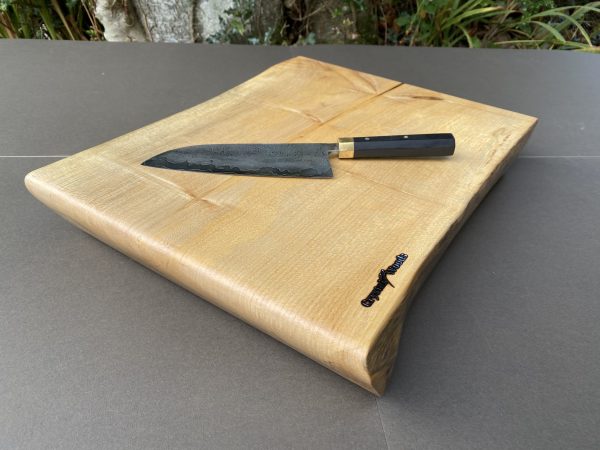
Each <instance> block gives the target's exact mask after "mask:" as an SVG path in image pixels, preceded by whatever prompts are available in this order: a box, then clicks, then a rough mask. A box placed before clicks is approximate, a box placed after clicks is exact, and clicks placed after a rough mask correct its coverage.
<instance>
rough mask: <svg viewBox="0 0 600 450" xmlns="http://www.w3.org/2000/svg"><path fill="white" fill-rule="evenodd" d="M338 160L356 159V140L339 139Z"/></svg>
mask: <svg viewBox="0 0 600 450" xmlns="http://www.w3.org/2000/svg"><path fill="white" fill-rule="evenodd" d="M338 149H339V153H338V158H341V159H352V158H354V138H339V139H338Z"/></svg>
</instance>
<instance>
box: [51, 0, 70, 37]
mask: <svg viewBox="0 0 600 450" xmlns="http://www.w3.org/2000/svg"><path fill="white" fill-rule="evenodd" d="M51 3H52V7H53V8H54V11H56V14H58V17H60V20H61V22H62V23H63V25H64V27H65V28H66V30H67V33H69V37H70V38H71V40H72V41H74V40H75V36H73V33H71V27H69V22H67V19H65V16H64V14H63V13H62V11H61V9H60V5H59V4H58V1H57V0H51Z"/></svg>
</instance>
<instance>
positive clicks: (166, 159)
mask: <svg viewBox="0 0 600 450" xmlns="http://www.w3.org/2000/svg"><path fill="white" fill-rule="evenodd" d="M335 148H337V146H335V145H332V144H216V145H194V146H191V147H182V148H178V149H174V150H169V151H167V152H164V153H161V154H159V155H156V156H153V157H152V158H150V159H148V160H147V161H144V162H143V163H142V165H144V166H149V167H159V168H163V169H172V170H183V171H192V172H210V173H227V174H242V175H257V176H271V177H302V178H331V177H332V176H333V172H332V171H331V166H330V165H329V158H328V153H329V151H331V150H334V149H335Z"/></svg>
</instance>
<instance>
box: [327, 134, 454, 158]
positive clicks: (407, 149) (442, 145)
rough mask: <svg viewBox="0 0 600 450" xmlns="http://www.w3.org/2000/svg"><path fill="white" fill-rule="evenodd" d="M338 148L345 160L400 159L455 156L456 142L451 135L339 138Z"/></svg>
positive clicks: (340, 155)
mask: <svg viewBox="0 0 600 450" xmlns="http://www.w3.org/2000/svg"><path fill="white" fill-rule="evenodd" d="M338 145H339V150H340V152H339V157H340V158H342V159H344V158H397V157H415V156H449V155H453V154H454V147H455V142H454V136H453V135H452V134H450V133H436V134H400V135H397V136H370V137H354V138H340V139H339V143H338Z"/></svg>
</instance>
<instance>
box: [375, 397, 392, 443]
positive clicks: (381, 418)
mask: <svg viewBox="0 0 600 450" xmlns="http://www.w3.org/2000/svg"><path fill="white" fill-rule="evenodd" d="M375 404H376V405H377V415H378V416H379V422H380V423H381V431H382V432H383V438H384V439H385V446H386V447H387V450H390V444H389V442H388V439H387V434H386V432H385V427H384V426H383V416H382V415H381V408H380V406H379V399H377V398H376V399H375Z"/></svg>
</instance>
